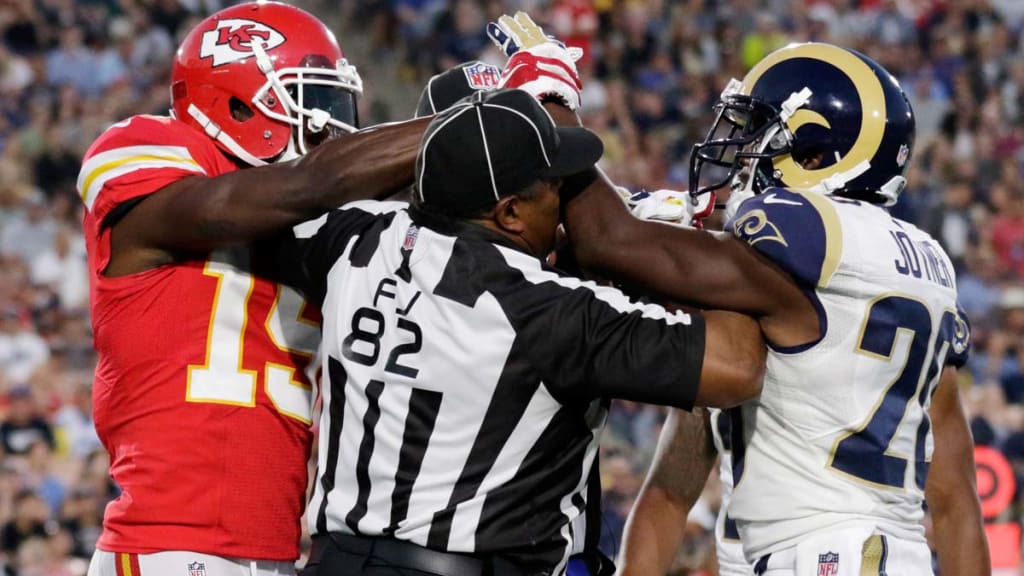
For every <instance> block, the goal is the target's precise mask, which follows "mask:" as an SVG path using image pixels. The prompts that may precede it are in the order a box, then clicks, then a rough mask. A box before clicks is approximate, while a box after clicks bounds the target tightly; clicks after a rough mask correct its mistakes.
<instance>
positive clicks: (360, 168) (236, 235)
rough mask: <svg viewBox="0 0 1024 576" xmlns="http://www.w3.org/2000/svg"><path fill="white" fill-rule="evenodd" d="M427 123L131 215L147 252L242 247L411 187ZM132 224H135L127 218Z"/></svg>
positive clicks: (360, 136)
mask: <svg viewBox="0 0 1024 576" xmlns="http://www.w3.org/2000/svg"><path fill="white" fill-rule="evenodd" d="M427 123H428V119H420V120H413V121H409V122H403V123H398V124H391V125H387V126H382V127H379V128H374V129H370V130H364V131H361V132H357V133H355V134H350V135H346V136H343V137H341V138H338V139H336V140H332V141H329V142H326V143H324V144H322V145H320V146H319V147H317V148H316V149H314V150H313V151H312V152H310V153H309V154H308V155H306V156H304V157H303V158H300V159H298V160H294V161H291V162H286V163H282V164H274V165H270V166H261V167H258V168H247V169H244V170H238V171H235V172H230V173H228V174H223V175H220V176H217V177H215V178H202V177H195V178H189V179H186V180H182V181H180V182H177V183H175V184H172V185H171V186H168V188H167V189H165V190H161V191H160V192H158V193H157V194H154V195H153V197H152V198H147V199H146V200H145V201H144V202H142V204H140V205H139V206H138V207H137V208H136V209H133V210H132V213H130V219H131V220H136V222H132V223H130V224H129V225H131V226H134V227H136V228H137V229H138V230H137V232H138V234H140V235H141V237H142V238H144V239H145V241H144V245H147V246H153V247H157V248H161V249H165V250H196V251H199V250H211V249H215V248H218V247H221V246H226V245H233V244H242V243H247V242H250V241H252V240H255V239H258V238H261V237H264V236H266V235H268V234H270V233H272V232H275V231H277V230H280V229H282V228H285V227H288V226H292V225H294V224H297V223H299V222H302V221H305V220H309V219H311V218H314V217H316V216H318V215H320V214H322V213H324V212H326V211H328V210H330V209H332V208H337V207H338V206H341V205H342V204H345V203H347V202H351V201H353V200H364V199H381V198H385V197H387V196H390V195H391V194H393V193H395V192H397V191H399V190H401V189H403V188H405V187H407V186H409V185H411V184H412V180H413V172H414V166H415V163H416V153H417V150H418V149H419V142H420V139H421V137H422V135H423V130H424V129H425V128H426V125H427ZM126 220H129V219H126Z"/></svg>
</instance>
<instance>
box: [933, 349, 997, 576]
mask: <svg viewBox="0 0 1024 576" xmlns="http://www.w3.org/2000/svg"><path fill="white" fill-rule="evenodd" d="M956 374H957V371H956V368H953V367H951V366H947V367H946V368H944V369H943V371H942V376H941V377H940V379H939V385H938V388H937V389H936V391H935V395H934V396H933V397H932V404H931V407H930V409H929V416H930V417H931V422H932V434H933V437H934V438H933V439H934V442H933V443H934V446H935V450H934V452H933V454H932V464H931V467H930V468H929V471H928V481H927V484H926V485H925V498H926V499H927V501H928V508H929V510H931V514H932V525H933V527H934V534H935V543H936V549H937V550H938V554H939V567H940V570H941V572H942V573H943V574H957V575H958V576H982V575H984V576H988V575H989V574H991V573H992V572H991V567H990V564H991V561H990V559H989V554H988V542H987V539H986V537H985V527H984V524H983V522H982V516H981V503H980V501H979V500H978V489H977V484H976V482H977V480H976V473H975V467H974V441H973V438H972V437H971V430H970V427H969V425H968V423H967V414H966V412H965V411H964V408H963V404H962V403H961V402H960V391H959V388H958V386H957V381H956V380H957V377H956Z"/></svg>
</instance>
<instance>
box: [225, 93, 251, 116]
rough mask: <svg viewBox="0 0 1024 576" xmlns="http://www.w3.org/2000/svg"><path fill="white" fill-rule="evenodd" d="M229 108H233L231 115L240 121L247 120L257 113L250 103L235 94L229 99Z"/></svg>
mask: <svg viewBox="0 0 1024 576" xmlns="http://www.w3.org/2000/svg"><path fill="white" fill-rule="evenodd" d="M228 109H229V110H231V117H232V118H234V119H235V120H238V121H239V122H245V121H246V120H249V119H250V118H252V117H253V116H255V115H256V112H254V111H253V109H252V108H250V107H249V105H248V104H246V103H245V102H242V101H241V100H239V99H238V98H235V97H234V96H232V97H231V100H229V101H228Z"/></svg>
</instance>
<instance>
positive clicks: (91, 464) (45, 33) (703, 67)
mask: <svg viewBox="0 0 1024 576" xmlns="http://www.w3.org/2000/svg"><path fill="white" fill-rule="evenodd" d="M226 3H227V2H225V1H222V0H3V1H2V2H0V35H2V42H0V269H2V273H0V566H3V569H4V570H6V571H7V573H10V574H21V575H44V574H45V575H54V576H62V575H72V574H82V573H84V569H85V566H86V562H87V561H86V560H85V559H87V558H88V557H89V555H90V554H91V552H92V549H93V546H94V544H95V541H96V538H97V537H98V534H99V529H100V528H99V526H100V521H101V518H102V511H103V506H104V504H105V503H106V502H107V501H108V500H109V499H110V498H112V497H115V496H116V494H117V487H116V486H115V485H113V484H112V483H111V481H110V480H109V478H108V475H107V466H108V460H107V457H106V455H105V453H104V452H103V450H102V447H101V445H100V443H99V440H98V439H97V437H96V435H95V432H94V431H93V430H92V420H91V410H90V398H91V389H90V384H91V379H92V370H93V367H94V363H95V353H94V352H93V350H92V345H91V338H90V326H89V315H88V282H87V267H86V261H85V248H84V242H83V239H82V232H81V226H80V223H81V217H82V205H81V202H80V201H79V199H78V198H77V193H76V185H75V182H76V178H77V174H78V168H79V163H80V159H81V157H82V155H83V153H84V152H85V150H86V149H87V147H88V146H89V144H90V143H91V142H92V140H93V139H94V138H95V137H96V136H97V135H98V134H99V133H100V132H101V131H102V130H103V129H104V128H105V127H107V126H109V125H110V124H112V123H114V122H116V121H118V120H121V119H124V118H126V117H128V116H130V115H133V114H140V113H148V114H166V113H167V109H168V108H169V102H168V77H169V70H170V66H169V64H170V60H171V58H172V57H173V55H174V50H175V49H176V46H177V44H178V42H179V41H180V39H181V38H182V37H183V35H184V34H185V33H186V32H187V31H188V30H189V29H190V28H191V26H192V25H193V24H195V23H196V22H197V21H198V19H200V18H202V17H203V16H205V15H206V14H208V13H210V12H211V11H214V10H216V9H218V8H219V7H222V4H226ZM298 4H300V5H301V6H303V7H305V8H307V9H309V10H310V11H312V12H313V13H314V14H316V15H318V16H319V17H321V18H322V19H323V20H324V21H325V22H327V23H328V25H329V26H330V27H331V28H332V29H333V30H335V31H336V33H337V34H338V38H339V41H340V42H341V44H342V47H343V49H344V50H346V52H347V53H348V56H349V59H350V60H351V61H352V62H353V63H354V64H356V66H357V67H358V68H359V70H360V72H361V73H362V75H363V77H364V81H365V84H366V92H365V94H364V98H363V99H362V101H361V107H362V114H361V117H362V118H363V124H364V125H369V124H372V123H376V122H380V121H385V120H397V119H402V118H405V117H408V116H411V114H412V111H413V108H414V104H415V97H416V95H417V94H418V93H419V90H420V87H422V86H423V84H424V83H425V82H426V80H427V79H428V78H429V77H430V75H432V74H434V73H436V72H438V71H440V70H443V69H445V68H447V67H449V66H451V65H454V64H456V63H459V62H462V61H466V60H471V59H475V58H480V59H483V60H485V61H489V62H492V63H495V64H501V63H502V61H503V58H502V57H501V56H500V55H499V54H498V53H497V52H496V51H495V50H494V49H493V48H492V47H491V46H490V44H489V42H488V40H487V37H486V35H485V34H484V25H485V23H486V22H487V21H488V20H491V19H494V18H496V17H497V16H499V15H500V14H502V13H506V12H511V11H514V10H517V9H522V10H527V11H529V12H530V13H531V14H532V15H533V17H534V18H535V20H537V21H538V22H539V23H540V24H541V25H543V26H544V27H545V29H546V30H547V31H548V32H550V33H552V34H555V35H557V36H558V37H559V38H561V39H563V40H565V41H566V42H567V43H568V44H570V45H574V46H579V47H581V48H583V49H584V50H585V56H584V58H583V59H582V60H581V61H580V62H579V67H580V71H581V75H582V77H583V79H584V84H585V87H584V91H583V109H582V117H583V120H584V122H585V124H586V125H588V126H589V127H591V128H592V129H594V130H595V131H597V132H598V133H599V134H600V135H601V136H602V138H603V139H604V143H605V150H606V152H605V157H604V159H603V161H602V165H603V167H604V169H605V170H606V171H607V172H608V173H609V174H610V175H611V177H612V179H613V180H614V181H616V182H618V183H620V184H623V185H625V186H627V187H629V188H631V189H640V188H646V189H657V188H676V189H684V188H685V187H686V186H687V177H688V174H687V166H688V164H687V162H688V157H689V149H690V146H691V145H692V143H693V142H694V141H699V140H702V139H703V137H704V133H705V131H706V130H707V128H708V126H709V125H710V120H711V113H712V105H713V104H714V102H715V99H716V98H717V96H718V93H719V92H720V90H721V89H722V88H723V87H724V85H725V83H726V82H727V81H728V79H729V78H732V77H735V78H742V76H743V74H744V73H745V71H746V70H747V69H749V67H750V66H751V65H753V64H754V63H755V62H757V61H758V60H759V59H760V58H761V57H763V56H764V55H766V54H767V53H769V52H770V51H772V50H774V49H775V48H778V47H781V46H783V45H785V44H786V43H788V42H791V41H807V40H819V41H828V42H834V43H838V44H841V45H844V46H847V47H851V48H855V49H858V50H861V51H863V52H865V53H867V54H868V55H870V56H872V57H873V58H875V59H876V60H877V61H879V62H880V63H881V64H883V65H884V66H885V67H887V68H888V69H889V70H890V71H891V72H892V73H893V74H894V75H895V76H896V77H897V78H898V79H899V81H900V82H901V84H902V86H903V88H904V90H906V92H907V94H908V95H909V97H910V99H911V101H912V103H913V106H914V109H915V111H916V113H917V126H918V134H917V144H916V149H915V152H914V156H913V160H912V162H911V166H910V171H909V175H908V179H909V185H908V188H907V190H906V192H904V194H903V197H902V200H901V202H900V204H899V205H898V206H896V207H895V208H894V209H893V213H894V214H895V215H896V216H898V217H900V218H903V219H906V220H909V221H910V222H913V223H916V224H917V225H918V226H920V227H922V228H923V229H925V230H926V231H928V232H930V233H931V234H932V235H933V236H935V237H936V238H938V239H939V240H940V241H941V242H942V244H943V245H944V246H945V248H946V250H947V251H948V252H949V254H950V256H951V257H952V258H953V260H954V262H955V263H956V265H957V269H958V275H959V289H960V298H961V302H962V304H963V306H964V307H965V308H966V310H967V312H968V313H969V315H970V318H971V320H972V324H973V343H974V349H973V354H972V358H971V361H970V364H969V370H965V371H963V383H962V384H963V389H964V392H965V394H966V398H967V399H968V402H967V404H968V407H969V410H970V415H971V418H972V428H973V432H974V435H975V440H976V442H977V443H979V444H986V445H990V446H994V447H997V448H998V449H1000V450H1002V451H1003V453H1004V454H1005V455H1006V456H1007V457H1008V458H1010V460H1011V462H1012V463H1013V464H1014V465H1015V467H1016V469H1017V471H1018V474H1020V475H1024V282H1022V279H1024V45H1022V42H1021V33H1022V27H1024V2H1021V1H1019V0H946V1H942V0H520V1H516V0H483V1H481V0H456V1H454V2H452V1H450V0H342V1H341V2H329V1H327V0H310V1H306V2H299V3H298ZM695 281H699V278H697V279H695ZM752 289H753V287H752ZM168 329H173V328H172V327H168ZM663 419H664V411H663V410H661V409H658V408H653V407H649V406H642V405H638V404H632V403H627V402H620V403H616V404H615V405H614V407H613V410H612V413H611V416H610V421H609V426H608V429H607V432H606V436H605V438H604V442H603V446H604V447H603V452H602V484H603V486H604V490H605V492H604V494H605V496H604V505H605V521H604V522H605V525H604V528H605V537H604V538H603V541H602V545H603V547H604V548H605V550H606V552H608V553H609V554H613V555H614V553H615V551H616V548H617V543H618V541H619V538H620V536H621V531H622V527H623V524H624V521H625V515H626V514H627V512H628V510H629V507H630V505H631V504H632V501H633V499H634V497H635V495H636V493H637V491H638V489H639V487H640V485H641V483H642V479H643V474H644V472H645V470H646V467H647V465H648V463H649V461H650V457H651V455H652V453H653V450H654V448H655V446H656V443H657V438H658V434H659V431H660V427H661V423H662V421H663ZM1022 477H1024V476H1022ZM717 487H718V483H717V481H716V479H715V478H714V477H713V478H712V480H711V481H710V482H709V484H708V488H707V489H706V491H705V497H704V498H703V499H702V500H701V502H700V503H699V504H698V506H697V507H696V509H695V510H694V513H693V514H692V515H691V519H692V521H693V522H692V526H691V528H692V529H691V530H690V531H689V532H688V534H689V536H688V537H687V540H686V542H685V545H684V546H683V547H682V550H681V553H680V558H679V562H678V574H714V573H715V572H714V558H713V556H714V547H713V537H712V536H711V533H710V530H711V527H712V522H713V516H714V512H715V510H716V509H717V507H718V488H717ZM1016 502H1018V504H1016V505H1015V506H1014V508H1013V509H1012V510H1011V512H1010V515H1011V517H1013V518H1017V519H1019V518H1020V516H1021V515H1022V512H1024V496H1022V497H1020V498H1018V499H1017V500H1016Z"/></svg>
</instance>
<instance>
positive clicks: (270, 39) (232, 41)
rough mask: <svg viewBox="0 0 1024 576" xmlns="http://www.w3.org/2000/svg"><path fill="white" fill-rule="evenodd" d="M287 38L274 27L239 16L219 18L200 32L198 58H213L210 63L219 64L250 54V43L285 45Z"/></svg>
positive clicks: (267, 48)
mask: <svg viewBox="0 0 1024 576" xmlns="http://www.w3.org/2000/svg"><path fill="white" fill-rule="evenodd" d="M285 40H286V38H285V37H284V34H281V33H280V32H278V31H277V30H275V29H273V28H271V27H270V26H267V25H266V24H263V23H262V22H256V21H254V20H242V19H238V18H233V19H228V20H221V21H219V22H217V27H216V28H214V29H213V30H208V31H207V32H205V33H203V41H202V44H201V45H200V48H199V57H200V58H213V66H222V65H224V64H229V63H231V62H236V61H238V60H243V59H245V58H248V57H249V56H252V43H253V42H260V43H261V44H263V49H264V50H267V51H269V50H271V49H273V48H276V47H278V46H280V45H281V44H284V42H285Z"/></svg>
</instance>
